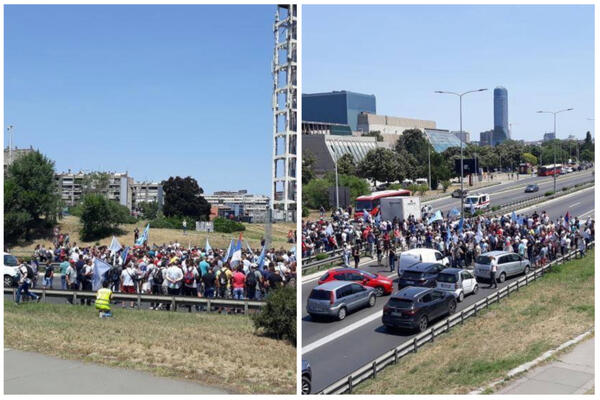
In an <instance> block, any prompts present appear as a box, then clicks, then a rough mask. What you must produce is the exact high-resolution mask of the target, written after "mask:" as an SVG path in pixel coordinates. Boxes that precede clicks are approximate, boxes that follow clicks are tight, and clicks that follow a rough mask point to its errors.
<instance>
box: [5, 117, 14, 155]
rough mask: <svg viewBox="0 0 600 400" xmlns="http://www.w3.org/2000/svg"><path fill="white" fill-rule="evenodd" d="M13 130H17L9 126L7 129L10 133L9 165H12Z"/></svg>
mask: <svg viewBox="0 0 600 400" xmlns="http://www.w3.org/2000/svg"><path fill="white" fill-rule="evenodd" d="M13 129H15V127H14V126H13V125H9V126H8V127H7V128H6V132H7V133H8V165H11V164H12V138H13Z"/></svg>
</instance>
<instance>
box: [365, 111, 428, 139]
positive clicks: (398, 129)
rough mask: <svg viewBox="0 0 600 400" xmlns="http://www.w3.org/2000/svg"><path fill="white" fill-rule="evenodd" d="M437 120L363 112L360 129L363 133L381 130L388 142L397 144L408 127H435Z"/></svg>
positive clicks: (421, 128)
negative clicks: (399, 137)
mask: <svg viewBox="0 0 600 400" xmlns="http://www.w3.org/2000/svg"><path fill="white" fill-rule="evenodd" d="M435 126H436V124H435V121H429V120H423V119H414V118H404V117H392V116H389V115H378V114H371V113H367V112H362V113H360V114H359V115H358V131H359V132H361V133H368V132H379V133H381V135H382V136H383V139H384V141H385V142H386V143H389V144H391V145H393V144H395V143H396V141H397V140H398V136H400V135H402V132H404V131H405V130H407V129H419V130H421V131H423V130H424V129H435Z"/></svg>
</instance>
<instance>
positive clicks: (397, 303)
mask: <svg viewBox="0 0 600 400" xmlns="http://www.w3.org/2000/svg"><path fill="white" fill-rule="evenodd" d="M388 305H389V306H390V307H395V308H411V307H412V305H413V302H412V300H407V299H398V298H394V297H392V298H391V299H390V301H389V303H388Z"/></svg>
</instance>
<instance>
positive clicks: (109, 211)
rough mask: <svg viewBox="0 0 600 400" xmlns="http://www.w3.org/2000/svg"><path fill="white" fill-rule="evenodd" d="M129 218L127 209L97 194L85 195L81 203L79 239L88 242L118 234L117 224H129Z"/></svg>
mask: <svg viewBox="0 0 600 400" xmlns="http://www.w3.org/2000/svg"><path fill="white" fill-rule="evenodd" d="M129 217H130V215H129V209H128V208H127V207H125V206H123V205H121V204H119V203H117V202H116V201H113V200H109V199H107V198H106V197H105V196H103V195H101V194H98V193H90V194H87V195H85V196H84V197H83V201H82V203H81V223H82V227H81V238H82V239H83V240H85V241H90V240H96V239H102V238H104V237H106V236H109V235H111V234H113V233H119V232H120V231H119V224H122V223H125V222H130V221H129Z"/></svg>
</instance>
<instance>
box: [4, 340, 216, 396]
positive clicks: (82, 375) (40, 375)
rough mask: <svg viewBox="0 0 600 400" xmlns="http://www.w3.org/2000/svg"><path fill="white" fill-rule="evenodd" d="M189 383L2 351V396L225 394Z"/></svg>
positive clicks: (23, 353) (76, 362)
mask: <svg viewBox="0 0 600 400" xmlns="http://www.w3.org/2000/svg"><path fill="white" fill-rule="evenodd" d="M224 393H226V392H225V391H223V390H221V389H216V388H212V387H207V386H202V385H198V384H195V383H193V382H189V381H183V380H177V379H169V378H162V377H158V376H154V375H151V374H149V373H144V372H138V371H133V370H129V369H124V368H113V367H105V366H101V365H97V364H91V363H84V362H80V361H70V360H62V359H59V358H54V357H48V356H46V355H43V354H38V353H30V352H25V351H19V350H12V349H4V394H224Z"/></svg>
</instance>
